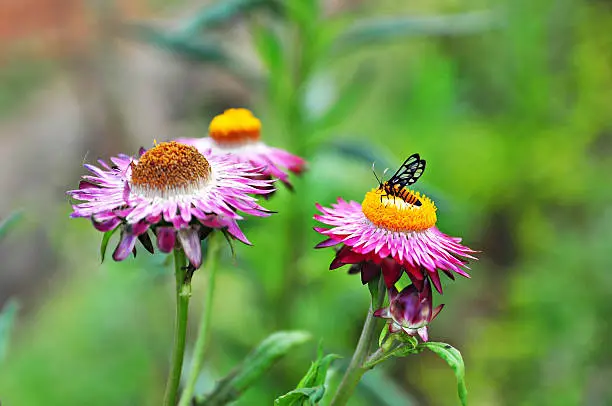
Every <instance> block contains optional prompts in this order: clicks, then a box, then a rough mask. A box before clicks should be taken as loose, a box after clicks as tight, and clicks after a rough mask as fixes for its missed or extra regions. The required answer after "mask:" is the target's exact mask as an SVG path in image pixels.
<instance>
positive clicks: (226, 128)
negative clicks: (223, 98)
mask: <svg viewBox="0 0 612 406" xmlns="http://www.w3.org/2000/svg"><path fill="white" fill-rule="evenodd" d="M260 132H261V121H259V119H258V118H257V117H255V116H254V115H253V113H251V111H249V110H247V109H228V110H225V111H224V112H223V114H219V115H218V116H216V117H215V118H213V120H212V121H211V122H210V126H209V127H208V134H209V135H210V137H211V138H212V139H213V140H215V142H216V143H218V144H230V145H231V144H242V143H245V142H249V141H257V140H259V134H260Z"/></svg>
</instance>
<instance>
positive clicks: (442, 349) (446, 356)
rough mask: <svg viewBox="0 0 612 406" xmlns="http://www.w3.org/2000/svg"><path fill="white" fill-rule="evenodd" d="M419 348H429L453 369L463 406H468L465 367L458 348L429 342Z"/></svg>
mask: <svg viewBox="0 0 612 406" xmlns="http://www.w3.org/2000/svg"><path fill="white" fill-rule="evenodd" d="M419 347H422V348H427V349H429V350H430V351H432V352H434V353H436V355H438V356H439V357H440V358H442V359H443V360H444V361H446V363H447V364H448V365H449V366H450V367H451V368H452V370H453V371H454V372H455V376H456V377H457V392H458V394H459V400H461V404H462V405H463V406H467V404H468V403H467V388H466V387H465V365H464V364H463V358H462V357H461V353H460V352H459V350H457V349H456V348H454V347H452V346H451V345H449V344H446V343H437V342H427V343H422V344H420V345H419Z"/></svg>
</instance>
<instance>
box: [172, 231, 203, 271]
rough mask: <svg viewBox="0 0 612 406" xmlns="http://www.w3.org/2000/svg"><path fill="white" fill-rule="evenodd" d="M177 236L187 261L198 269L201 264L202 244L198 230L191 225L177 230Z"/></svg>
mask: <svg viewBox="0 0 612 406" xmlns="http://www.w3.org/2000/svg"><path fill="white" fill-rule="evenodd" d="M178 238H179V241H180V242H181V246H182V247H183V250H184V251H185V255H186V256H187V258H188V259H189V262H190V263H191V265H193V266H194V267H195V268H196V269H198V268H199V267H200V266H201V265H202V246H201V245H200V238H199V236H198V230H196V229H195V228H193V227H189V228H184V229H182V230H179V231H178Z"/></svg>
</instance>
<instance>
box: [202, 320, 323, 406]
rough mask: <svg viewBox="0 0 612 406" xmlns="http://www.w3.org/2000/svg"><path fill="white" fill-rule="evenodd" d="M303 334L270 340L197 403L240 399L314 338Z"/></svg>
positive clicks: (282, 334) (275, 336)
mask: <svg viewBox="0 0 612 406" xmlns="http://www.w3.org/2000/svg"><path fill="white" fill-rule="evenodd" d="M310 337H311V336H310V334H308V333H305V332H301V331H286V332H285V331H281V332H277V333H274V334H272V335H271V336H269V337H268V338H266V339H265V340H264V341H263V342H262V343H261V344H259V346H258V347H257V348H255V350H253V352H251V353H250V354H249V355H248V356H247V357H246V358H245V360H244V361H243V362H242V364H241V365H240V366H239V367H238V368H236V369H235V370H233V371H232V372H231V373H230V374H229V375H228V376H226V377H225V378H223V379H222V380H221V381H219V383H218V384H217V386H216V387H215V388H214V390H213V391H212V392H211V393H210V394H209V395H207V396H206V397H205V398H203V399H201V400H199V401H198V402H197V404H198V405H207V406H211V405H224V404H227V403H230V402H232V401H234V400H236V399H237V398H238V397H239V396H240V395H242V393H243V392H244V391H246V390H247V389H248V388H249V387H250V386H251V385H252V384H253V383H255V382H256V381H257V380H258V379H260V378H261V376H262V375H263V374H264V373H265V372H266V371H268V370H269V369H270V367H272V365H273V364H274V363H276V362H277V361H278V360H279V359H280V358H282V357H284V356H285V355H287V354H289V353H290V352H291V351H292V350H294V348H295V347H296V346H299V345H301V344H303V343H305V342H306V341H308V340H309V339H310Z"/></svg>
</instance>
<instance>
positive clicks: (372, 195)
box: [361, 188, 437, 231]
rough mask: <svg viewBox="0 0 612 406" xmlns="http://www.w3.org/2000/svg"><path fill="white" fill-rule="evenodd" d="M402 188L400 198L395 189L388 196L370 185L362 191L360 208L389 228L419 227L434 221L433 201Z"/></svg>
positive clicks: (379, 225)
mask: <svg viewBox="0 0 612 406" xmlns="http://www.w3.org/2000/svg"><path fill="white" fill-rule="evenodd" d="M402 192H403V193H401V195H402V197H403V199H402V197H400V196H399V193H396V195H397V196H392V195H387V194H386V192H385V191H384V190H380V189H378V188H375V189H372V190H371V191H369V192H368V193H366V195H365V198H364V199H363V203H361V210H362V211H363V214H365V216H366V217H367V218H368V220H370V221H371V222H372V223H373V224H375V225H376V226H378V227H383V228H386V229H388V230H392V231H423V230H427V229H428V228H431V227H433V226H434V225H436V221H437V217H436V205H435V204H434V203H433V202H432V201H431V200H430V199H429V198H428V197H427V196H425V195H421V194H420V193H419V192H415V191H412V190H410V189H407V188H405V189H403V190H402ZM417 201H418V202H420V203H421V204H420V205H418V204H417V203H416V202H417Z"/></svg>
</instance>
